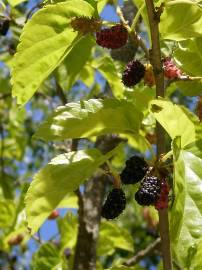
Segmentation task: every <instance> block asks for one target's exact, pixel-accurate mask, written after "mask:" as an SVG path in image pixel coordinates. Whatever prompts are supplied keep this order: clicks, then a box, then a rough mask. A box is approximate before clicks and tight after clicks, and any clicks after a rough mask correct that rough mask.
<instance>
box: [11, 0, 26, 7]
mask: <svg viewBox="0 0 202 270" xmlns="http://www.w3.org/2000/svg"><path fill="white" fill-rule="evenodd" d="M7 1H8V3H9V4H10V5H11V6H12V7H15V6H17V5H19V4H21V3H23V2H25V1H27V0H7Z"/></svg>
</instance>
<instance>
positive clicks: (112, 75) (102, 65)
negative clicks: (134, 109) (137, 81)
mask: <svg viewBox="0 0 202 270" xmlns="http://www.w3.org/2000/svg"><path fill="white" fill-rule="evenodd" d="M92 66H93V67H94V68H95V69H97V70H98V71H99V72H100V73H101V74H102V75H103V77H104V78H105V79H106V80H107V82H108V83H109V85H110V87H111V90H112V92H113V94H114V96H115V97H116V98H123V94H124V85H123V84H122V82H121V76H120V74H119V72H118V69H117V67H116V65H115V61H113V59H112V58H111V57H109V56H104V57H101V58H97V59H95V60H94V61H93V62H92Z"/></svg>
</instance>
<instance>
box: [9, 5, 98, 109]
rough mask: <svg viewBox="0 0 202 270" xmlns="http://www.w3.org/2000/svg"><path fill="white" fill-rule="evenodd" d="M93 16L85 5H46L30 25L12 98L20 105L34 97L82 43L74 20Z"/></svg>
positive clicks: (20, 48) (15, 68) (15, 70)
mask: <svg viewBox="0 0 202 270" xmlns="http://www.w3.org/2000/svg"><path fill="white" fill-rule="evenodd" d="M94 12H95V10H94V9H93V7H92V6H91V5H90V4H88V3H87V2H85V1H82V0H74V1H73V0H67V1H65V2H61V3H58V4H55V5H47V6H46V7H44V8H42V9H40V10H39V11H37V12H36V13H35V14H34V15H33V17H32V18H31V20H30V21H28V23H27V24H26V25H25V27H24V29H23V33H22V35H21V38H20V40H21V42H20V45H19V46H18V49H17V53H16V55H15V58H14V63H13V71H12V84H13V96H16V97H17V100H18V103H19V104H25V103H26V102H27V101H28V100H29V99H30V98H31V97H32V95H33V94H34V92H35V91H36V90H37V89H38V88H39V86H40V85H41V83H42V82H43V81H44V80H45V79H46V78H47V77H48V76H49V75H50V73H51V72H52V71H53V70H54V69H55V68H56V67H57V66H58V65H59V64H60V63H61V62H62V61H63V60H64V59H65V57H66V56H67V55H68V54H69V53H70V52H71V49H72V48H73V46H74V44H76V43H77V42H78V41H79V37H78V33H77V32H74V31H73V29H72V28H71V26H70V21H71V17H74V16H88V17H91V16H93V15H94ZM80 38H81V37H80Z"/></svg>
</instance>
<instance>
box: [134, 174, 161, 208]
mask: <svg viewBox="0 0 202 270" xmlns="http://www.w3.org/2000/svg"><path fill="white" fill-rule="evenodd" d="M160 194H161V181H160V180H159V179H158V178H157V177H156V176H146V177H145V178H144V179H143V180H142V183H141V186H140V188H139V190H138V191H137V192H136V193H135V200H136V201H137V203H138V204H140V205H147V206H149V205H154V204H155V203H156V202H157V200H158V199H159V197H160Z"/></svg>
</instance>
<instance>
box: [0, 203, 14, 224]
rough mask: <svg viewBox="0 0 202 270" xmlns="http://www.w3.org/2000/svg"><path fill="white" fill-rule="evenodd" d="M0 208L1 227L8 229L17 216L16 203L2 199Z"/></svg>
mask: <svg viewBox="0 0 202 270" xmlns="http://www.w3.org/2000/svg"><path fill="white" fill-rule="evenodd" d="M0 209H1V215H0V228H1V229H2V228H4V229H6V228H8V227H10V226H11V225H12V221H13V219H14V217H15V203H14V202H13V201H12V200H1V201H0Z"/></svg>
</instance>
